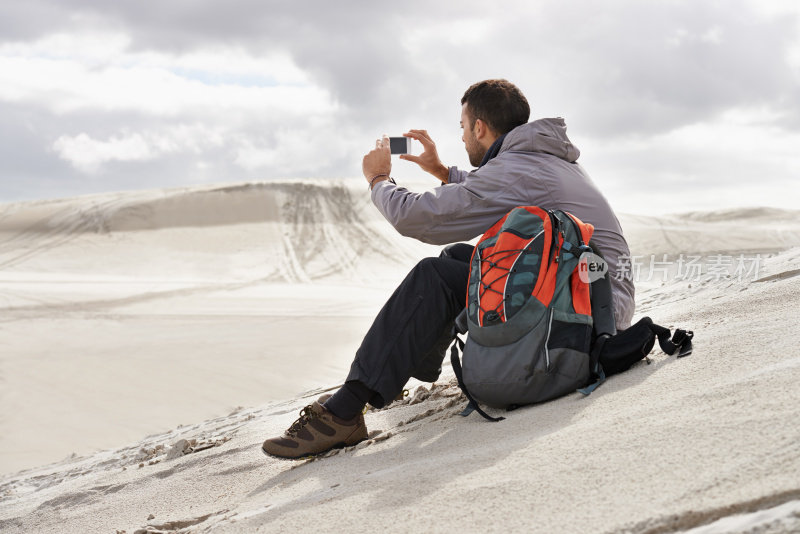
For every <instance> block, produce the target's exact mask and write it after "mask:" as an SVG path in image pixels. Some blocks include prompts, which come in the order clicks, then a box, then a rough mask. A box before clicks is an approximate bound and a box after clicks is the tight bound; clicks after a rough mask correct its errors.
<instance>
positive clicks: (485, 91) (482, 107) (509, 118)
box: [461, 79, 531, 135]
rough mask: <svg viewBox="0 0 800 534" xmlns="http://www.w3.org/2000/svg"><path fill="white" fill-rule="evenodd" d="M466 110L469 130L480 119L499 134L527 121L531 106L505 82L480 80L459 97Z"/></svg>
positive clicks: (520, 92)
mask: <svg viewBox="0 0 800 534" xmlns="http://www.w3.org/2000/svg"><path fill="white" fill-rule="evenodd" d="M461 103H462V104H466V105H467V109H468V110H469V116H470V120H471V121H472V122H471V124H470V125H469V127H470V129H472V128H473V127H474V126H475V121H476V120H477V119H481V120H482V121H483V122H485V123H486V124H487V125H488V126H489V128H491V129H492V130H494V131H495V132H497V133H498V134H500V135H503V134H505V133H508V132H510V131H511V130H513V129H514V128H516V127H517V126H520V125H521V124H525V123H526V122H528V118H530V116H531V107H530V106H529V105H528V100H527V99H526V98H525V95H523V94H522V91H520V90H519V89H518V88H517V86H516V85H514V84H513V83H511V82H509V81H508V80H502V79H499V80H484V81H482V82H478V83H475V84H472V86H470V88H469V89H467V91H466V92H465V93H464V96H463V97H461Z"/></svg>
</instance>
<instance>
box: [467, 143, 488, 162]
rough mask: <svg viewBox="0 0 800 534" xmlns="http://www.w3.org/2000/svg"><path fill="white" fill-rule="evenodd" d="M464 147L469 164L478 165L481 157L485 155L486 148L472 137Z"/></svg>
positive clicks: (481, 159)
mask: <svg viewBox="0 0 800 534" xmlns="http://www.w3.org/2000/svg"><path fill="white" fill-rule="evenodd" d="M466 148H467V156H469V164H470V165H472V166H473V167H480V165H481V162H482V161H483V157H484V156H485V155H486V150H484V149H483V147H482V146H481V145H479V144H478V143H477V141H475V140H474V139H470V141H469V142H468V143H467V146H466Z"/></svg>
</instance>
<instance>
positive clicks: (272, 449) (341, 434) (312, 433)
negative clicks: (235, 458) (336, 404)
mask: <svg viewBox="0 0 800 534" xmlns="http://www.w3.org/2000/svg"><path fill="white" fill-rule="evenodd" d="M327 397H330V395H323V396H322V397H320V398H319V399H317V401H316V402H315V403H314V404H309V405H308V406H306V407H305V408H303V409H302V410H300V417H299V418H298V419H297V421H295V422H294V423H292V426H290V427H289V428H288V429H287V430H286V432H284V433H283V435H282V436H280V437H278V438H272V439H268V440H267V441H265V442H264V444H263V445H262V446H261V450H262V451H264V454H269V455H271V456H277V457H279V458H305V457H307V456H313V455H315V454H321V453H323V452H327V451H329V450H331V449H336V448H341V447H349V446H350V445H355V444H356V443H359V442H361V441H363V440H365V439H367V425H366V424H365V423H364V415H363V414H358V415H357V416H355V417H353V418H352V419H341V418H339V417H336V416H335V415H333V414H332V413H331V412H329V411H328V410H327V409H325V407H324V406H323V405H322V403H324V402H325V401H326V400H327Z"/></svg>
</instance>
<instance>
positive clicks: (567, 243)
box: [451, 206, 693, 421]
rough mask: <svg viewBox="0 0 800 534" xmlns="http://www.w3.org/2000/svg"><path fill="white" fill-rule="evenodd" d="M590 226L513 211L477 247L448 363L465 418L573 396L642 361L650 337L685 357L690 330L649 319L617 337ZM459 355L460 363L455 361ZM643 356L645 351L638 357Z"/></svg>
mask: <svg viewBox="0 0 800 534" xmlns="http://www.w3.org/2000/svg"><path fill="white" fill-rule="evenodd" d="M593 232H594V227H593V226H592V225H591V224H587V223H584V222H582V221H581V220H580V219H578V218H577V217H575V216H574V215H571V214H569V213H567V212H564V211H561V210H545V209H542V208H539V207H536V206H523V207H518V208H514V209H513V210H511V211H510V212H509V213H508V214H506V216H505V217H503V218H502V219H500V220H499V221H497V223H495V224H494V225H493V226H492V227H491V228H490V229H489V230H487V231H486V233H484V234H483V236H482V237H481V238H480V240H479V241H478V243H477V245H476V246H475V249H474V252H473V254H472V258H471V261H470V273H469V281H468V284H467V302H466V307H465V309H464V311H463V312H462V314H461V315H460V316H459V318H458V319H457V320H456V326H455V329H456V332H457V333H461V334H463V333H467V332H468V337H467V340H466V343H465V342H464V341H462V340H461V339H460V338H459V337H458V336H455V342H454V343H453V346H452V349H451V362H452V365H453V370H454V371H455V374H456V378H457V380H458V384H459V386H460V387H461V389H462V390H463V391H464V393H465V395H466V396H467V398H468V399H469V401H470V402H469V405H468V406H467V409H466V410H465V411H464V413H462V415H468V414H469V413H471V411H472V410H476V411H478V412H479V413H480V414H481V415H482V416H483V417H485V418H486V419H489V420H492V421H499V420H502V419H503V418H502V417H498V418H495V417H491V416H489V415H487V414H486V413H485V412H484V411H483V410H481V409H480V407H479V406H478V403H479V402H480V403H483V404H486V405H488V406H491V407H494V408H509V409H513V408H515V407H518V406H521V405H525V404H532V403H538V402H544V401H547V400H551V399H554V398H556V397H560V396H562V395H565V394H567V393H569V392H571V391H575V390H579V391H581V392H582V393H584V394H585V395H588V394H589V393H591V391H593V390H594V389H595V388H596V387H597V386H599V385H600V384H601V383H602V382H603V381H604V380H605V378H606V377H607V376H609V375H611V374H614V373H617V372H622V371H624V370H625V369H627V368H629V367H630V366H631V365H633V364H634V363H635V362H637V361H639V360H641V359H642V358H645V357H646V356H647V354H648V353H649V352H650V350H651V349H652V347H653V339H654V338H655V337H656V336H658V339H659V342H660V344H661V347H662V349H663V350H664V351H665V352H667V353H668V354H673V353H676V352H677V353H679V356H687V355H688V354H690V353H691V339H692V337H693V334H692V332H687V331H685V330H678V331H676V334H675V337H673V338H672V339H670V337H669V334H670V332H669V330H668V329H666V328H663V327H660V326H658V325H655V324H653V322H652V321H651V320H650V319H649V318H644V319H643V320H642V321H639V323H637V324H636V325H634V327H631V328H630V329H626V330H625V331H624V332H621V333H619V334H618V333H617V331H616V328H615V320H614V313H613V306H612V301H611V285H610V282H609V277H608V276H607V270H608V268H607V265H606V264H605V262H604V261H603V259H602V256H601V255H600V254H599V251H598V250H597V249H596V247H594V245H593V244H592V243H591V237H592V234H593ZM459 349H460V350H461V351H462V352H463V364H462V362H461V361H460V360H459V356H458V352H459ZM645 349H646V351H645Z"/></svg>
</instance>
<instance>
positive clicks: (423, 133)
mask: <svg viewBox="0 0 800 534" xmlns="http://www.w3.org/2000/svg"><path fill="white" fill-rule="evenodd" d="M403 136H404V137H410V138H411V139H416V140H417V141H419V142H420V143H422V148H423V149H424V150H423V151H422V154H420V155H419V156H412V155H411V154H402V155H401V156H400V159H405V160H408V161H412V162H414V163H416V164H417V165H419V166H420V167H421V168H422V170H423V171H425V172H428V173H430V174H432V175H434V176H435V177H436V178H438V179H439V180H441V182H442V183H445V184H446V183H447V181H448V179H449V176H450V169H448V168H447V167H445V166H444V164H443V163H442V161H441V160H440V159H439V153H438V152H437V151H436V143H434V142H433V139H431V136H429V135H428V132H427V130H409V131H408V132H406V133H404V134H403Z"/></svg>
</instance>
